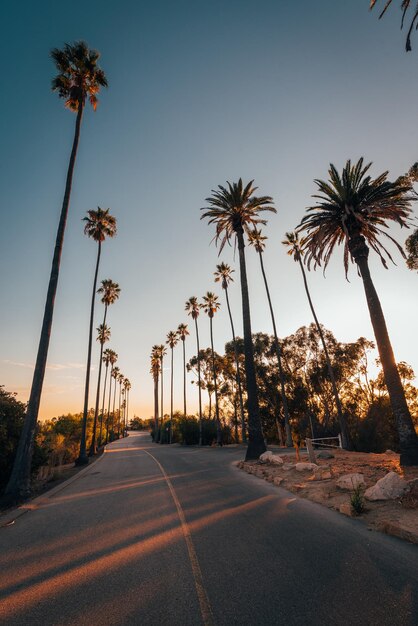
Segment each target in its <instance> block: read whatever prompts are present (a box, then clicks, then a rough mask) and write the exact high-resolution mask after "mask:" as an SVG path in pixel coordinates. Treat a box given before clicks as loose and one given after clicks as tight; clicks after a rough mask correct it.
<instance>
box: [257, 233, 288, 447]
mask: <svg viewBox="0 0 418 626" xmlns="http://www.w3.org/2000/svg"><path fill="white" fill-rule="evenodd" d="M266 240H267V237H265V236H264V235H262V233H261V230H257V228H254V230H252V231H250V232H249V233H248V243H249V244H250V246H253V247H254V248H255V250H256V252H257V253H258V256H259V259H260V266H261V273H262V275H263V280H264V286H265V288H266V293H267V300H268V303H269V309H270V316H271V322H272V324H273V334H274V348H275V351H276V356H277V364H278V366H279V380H280V395H281V398H282V404H283V413H284V426H285V431H286V446H287V447H288V448H292V447H293V440H292V431H291V429H290V415H289V405H288V403H287V398H286V389H285V380H284V372H283V365H282V356H281V350H280V343H279V338H278V336H277V329H276V319H275V316H274V311H273V305H272V303H271V296H270V289H269V286H268V283H267V277H266V272H265V269H264V261H263V251H264V248H265V245H266V244H265V243H264V242H265V241H266Z"/></svg>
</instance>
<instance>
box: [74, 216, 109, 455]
mask: <svg viewBox="0 0 418 626" xmlns="http://www.w3.org/2000/svg"><path fill="white" fill-rule="evenodd" d="M87 214H88V216H87V217H85V218H84V221H85V222H86V224H85V226H84V233H85V234H86V235H87V236H88V237H91V238H92V239H93V241H96V242H97V258H96V269H95V272H94V279H93V293H92V296H91V306H90V325H89V344H88V348H87V368H86V383H85V388H84V409H83V422H82V428H81V441H80V453H79V455H78V458H77V459H76V465H86V464H87V463H88V462H89V459H88V456H87V453H86V428H87V413H88V408H89V407H88V404H89V388H90V368H91V348H92V343H93V322H94V303H95V298H96V287H97V275H98V273H99V264H100V256H101V252H102V243H103V241H104V240H105V239H106V237H114V236H115V235H116V218H114V217H113V215H111V214H110V213H109V209H106V210H103V209H101V208H100V207H97V211H94V210H93V209H90V210H89V211H87Z"/></svg>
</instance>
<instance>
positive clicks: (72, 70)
mask: <svg viewBox="0 0 418 626" xmlns="http://www.w3.org/2000/svg"><path fill="white" fill-rule="evenodd" d="M99 56H100V55H99V53H98V52H97V50H89V48H88V46H87V44H86V43H84V42H83V41H79V42H76V43H74V44H72V45H70V44H66V45H65V46H64V49H63V50H59V49H58V48H54V49H53V50H52V51H51V57H52V60H53V61H54V63H55V65H56V68H57V70H58V74H57V76H55V78H54V79H53V80H52V90H53V91H56V92H58V95H59V97H60V98H63V99H64V100H65V106H66V107H67V108H68V109H69V110H70V111H73V112H74V113H76V114H77V117H76V122H75V131H74V139H73V146H72V150H71V156H70V162H69V165H68V171H67V179H66V183H65V191H64V199H63V202H62V208H61V215H60V220H59V224H58V230H57V236H56V241H55V249H54V256H53V260H52V267H51V274H50V278H49V285H48V292H47V297H46V303H45V309H44V317H43V321H42V330H41V336H40V340H39V346H38V353H37V356H36V363H35V371H34V374H33V379H32V387H31V391H30V397H29V402H28V407H27V411H26V417H25V422H24V426H23V429H22V433H21V436H20V440H19V445H18V449H17V453H16V457H15V461H14V464H13V469H12V473H11V475H10V479H9V482H8V485H7V488H6V496H7V498H8V500H9V501H10V502H18V501H20V500H22V499H24V498H27V497H28V496H29V494H30V472H31V461H32V454H33V446H34V438H35V429H36V422H37V419H38V412H39V404H40V401H41V394H42V386H43V381H44V376H45V368H46V362H47V358H48V348H49V339H50V336H51V328H52V318H53V313H54V302H55V295H56V292H57V285H58V276H59V270H60V263H61V253H62V248H63V244H64V232H65V225H66V222H67V215H68V207H69V204H70V195H71V186H72V180H73V173H74V165H75V160H76V156H77V148H78V142H79V138H80V128H81V120H82V117H83V111H84V107H85V103H86V99H89V101H90V104H91V105H92V107H93V109H94V110H95V109H96V106H97V102H98V100H97V95H98V93H99V91H100V88H101V87H107V80H106V77H105V74H104V72H103V70H102V69H100V67H99V66H98V60H99Z"/></svg>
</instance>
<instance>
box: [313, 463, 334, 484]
mask: <svg viewBox="0 0 418 626" xmlns="http://www.w3.org/2000/svg"><path fill="white" fill-rule="evenodd" d="M330 478H332V473H331V468H330V467H328V466H327V465H321V466H320V467H318V469H316V470H315V472H314V475H313V480H329V479H330Z"/></svg>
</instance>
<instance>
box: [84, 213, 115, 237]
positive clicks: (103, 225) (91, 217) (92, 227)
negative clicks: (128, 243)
mask: <svg viewBox="0 0 418 626" xmlns="http://www.w3.org/2000/svg"><path fill="white" fill-rule="evenodd" d="M109 211H110V209H105V210H103V209H101V208H100V207H97V211H94V210H93V209H90V210H89V211H87V213H88V217H84V218H83V221H84V222H86V224H85V226H84V233H85V234H86V235H88V237H91V238H92V239H94V241H97V242H98V243H101V242H102V241H104V240H105V239H106V237H114V236H115V235H116V218H114V217H113V215H110V213H109Z"/></svg>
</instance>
